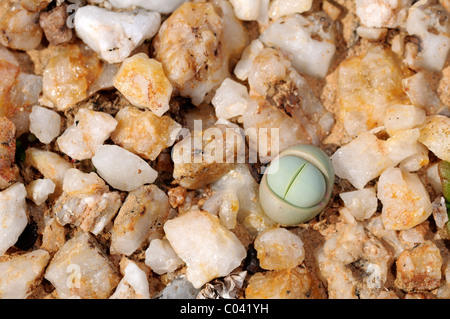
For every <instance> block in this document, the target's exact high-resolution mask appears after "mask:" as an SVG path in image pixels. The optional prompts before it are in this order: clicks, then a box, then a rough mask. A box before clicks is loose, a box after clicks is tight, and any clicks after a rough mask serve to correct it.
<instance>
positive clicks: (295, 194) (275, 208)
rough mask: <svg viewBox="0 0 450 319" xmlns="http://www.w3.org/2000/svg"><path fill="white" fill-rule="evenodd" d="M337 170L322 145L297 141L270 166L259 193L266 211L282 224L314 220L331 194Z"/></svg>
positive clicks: (289, 224) (290, 224) (288, 224)
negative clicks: (295, 144) (303, 143)
mask: <svg viewBox="0 0 450 319" xmlns="http://www.w3.org/2000/svg"><path fill="white" fill-rule="evenodd" d="M333 184H334V170H333V166H332V164H331V161H330V159H329V158H328V156H327V155H326V154H325V152H324V151H322V150H321V149H320V148H318V147H315V146H312V145H297V146H294V147H290V148H288V149H286V150H284V151H283V152H281V153H280V154H279V155H278V156H277V157H276V158H275V159H273V160H272V162H271V163H270V165H269V166H268V167H267V169H266V171H265V173H264V176H263V178H262V180H261V184H260V190H259V197H260V201H261V205H262V207H263V209H264V212H265V213H266V214H267V215H268V216H269V217H270V218H271V219H273V220H274V221H276V222H277V223H279V224H281V225H287V226H292V225H296V224H300V223H304V222H306V221H308V220H311V219H312V218H314V217H315V216H317V215H318V214H319V213H320V212H322V211H323V210H324V208H325V206H326V205H327V203H328V201H329V200H330V197H331V192H332V189H333Z"/></svg>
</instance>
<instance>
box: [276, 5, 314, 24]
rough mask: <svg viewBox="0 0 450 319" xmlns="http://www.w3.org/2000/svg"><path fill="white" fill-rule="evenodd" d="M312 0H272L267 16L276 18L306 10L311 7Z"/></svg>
mask: <svg viewBox="0 0 450 319" xmlns="http://www.w3.org/2000/svg"><path fill="white" fill-rule="evenodd" d="M312 3H313V0H274V1H272V2H271V3H270V7H269V17H271V18H272V19H273V20H276V19H278V18H280V17H282V16H287V15H290V14H293V13H302V12H306V11H308V10H309V9H311V7H312Z"/></svg>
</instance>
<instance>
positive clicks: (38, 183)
mask: <svg viewBox="0 0 450 319" xmlns="http://www.w3.org/2000/svg"><path fill="white" fill-rule="evenodd" d="M55 187H56V185H55V183H53V181H52V180H51V179H48V178H43V179H36V180H34V181H32V182H31V183H30V184H28V185H27V193H28V195H27V197H28V198H29V199H31V200H32V201H33V202H34V203H35V204H36V205H38V206H39V205H42V204H43V203H44V202H45V201H46V200H47V198H48V195H50V194H53V192H54V191H55Z"/></svg>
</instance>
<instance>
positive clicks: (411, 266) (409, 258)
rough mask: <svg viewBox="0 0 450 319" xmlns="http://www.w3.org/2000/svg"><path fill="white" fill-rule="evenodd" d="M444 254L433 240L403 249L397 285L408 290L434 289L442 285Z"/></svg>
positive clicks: (398, 262)
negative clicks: (442, 254)
mask: <svg viewBox="0 0 450 319" xmlns="http://www.w3.org/2000/svg"><path fill="white" fill-rule="evenodd" d="M442 263H443V261H442V256H441V253H440V252H439V248H438V247H437V246H436V245H435V244H434V243H433V242H425V243H422V244H419V245H418V246H417V247H414V248H412V249H408V250H405V251H403V252H402V253H401V254H400V256H399V257H398V259H397V262H396V265H397V276H396V279H395V286H396V287H398V288H400V289H403V290H405V291H407V292H419V291H424V290H433V289H435V288H437V287H439V285H440V281H441V277H442V273H441V267H442Z"/></svg>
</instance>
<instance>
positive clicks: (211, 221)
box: [164, 211, 247, 288]
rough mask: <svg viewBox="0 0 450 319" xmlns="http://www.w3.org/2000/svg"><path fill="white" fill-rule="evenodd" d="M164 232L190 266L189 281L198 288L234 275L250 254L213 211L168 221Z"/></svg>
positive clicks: (188, 268) (185, 215)
mask: <svg viewBox="0 0 450 319" xmlns="http://www.w3.org/2000/svg"><path fill="white" fill-rule="evenodd" d="M164 231H165V233H166V238H167V240H168V241H169V242H170V244H171V246H172V247H173V249H174V250H175V252H176V253H177V255H178V256H179V257H180V258H181V259H182V260H183V261H184V262H185V263H186V265H187V271H186V275H187V279H188V280H189V281H190V282H191V283H192V284H193V285H194V287H195V288H200V287H201V286H202V285H204V284H205V283H207V282H208V281H210V280H211V279H214V278H217V277H221V276H226V275H228V274H230V273H231V272H232V271H233V270H234V269H235V268H236V267H238V266H239V265H240V264H241V262H242V260H244V258H245V256H246V254H247V253H246V251H245V248H244V246H243V245H242V243H241V242H240V241H239V239H238V238H237V237H236V236H235V235H234V234H233V233H232V232H231V231H229V230H228V229H227V228H226V227H224V226H223V225H222V224H221V223H220V221H219V218H218V217H217V216H214V215H212V214H211V213H209V212H205V211H189V212H187V213H184V214H183V215H181V216H178V217H176V218H174V219H171V220H168V221H167V222H166V223H165V225H164Z"/></svg>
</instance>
